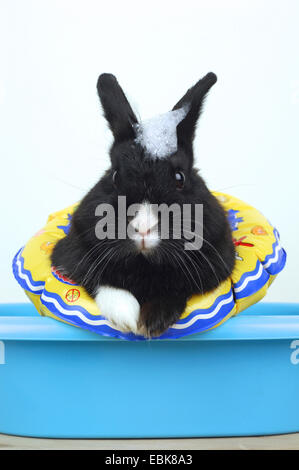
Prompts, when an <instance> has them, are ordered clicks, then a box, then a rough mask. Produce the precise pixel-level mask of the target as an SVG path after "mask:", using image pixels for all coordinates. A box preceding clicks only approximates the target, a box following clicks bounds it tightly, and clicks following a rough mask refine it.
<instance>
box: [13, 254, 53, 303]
mask: <svg viewBox="0 0 299 470" xmlns="http://www.w3.org/2000/svg"><path fill="white" fill-rule="evenodd" d="M23 249H24V247H22V248H21V249H20V250H19V251H18V252H17V254H16V255H15V257H14V259H13V262H12V269H13V274H14V276H15V278H16V280H17V281H18V283H19V284H20V286H21V287H22V288H23V289H25V290H27V291H29V292H32V294H37V295H40V294H41V293H42V292H43V289H44V286H45V283H44V282H43V281H34V280H33V278H32V275H31V272H30V271H29V270H28V269H25V267H24V258H23V256H22V251H23Z"/></svg>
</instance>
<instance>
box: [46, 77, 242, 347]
mask: <svg viewBox="0 0 299 470" xmlns="http://www.w3.org/2000/svg"><path fill="white" fill-rule="evenodd" d="M216 81H217V77H216V75H215V74H214V73H211V72H210V73H208V74H207V75H206V76H204V77H203V78H202V79H201V80H199V81H198V82H197V83H196V84H195V85H194V86H193V87H191V88H190V89H189V90H188V91H187V92H186V94H185V95H184V96H183V97H182V98H181V99H180V101H178V103H177V104H176V105H175V106H174V107H173V109H172V110H171V111H170V112H169V113H168V114H169V116H168V118H167V119H166V124H165V123H164V124H165V125H164V128H163V125H162V128H163V129H162V133H161V132H160V135H158V137H157V136H156V137H154V138H153V139H152V140H153V141H152V140H151V135H154V134H155V132H154V131H153V129H151V126H148V128H146V126H145V127H144V128H143V124H142V122H139V121H138V119H137V117H136V115H135V113H134V112H133V109H132V107H131V106H130V104H129V102H128V100H127V98H126V96H125V94H124V92H123V90H122V88H121V87H120V85H119V83H118V81H117V79H116V78H115V77H114V75H112V74H106V73H105V74H102V75H100V77H99V79H98V82H97V91H98V95H99V98H100V102H101V105H102V108H103V112H104V116H105V118H106V120H107V122H108V124H109V127H110V129H111V132H112V134H113V139H114V140H113V143H112V145H111V148H110V152H109V153H110V159H111V166H110V168H108V169H107V171H106V172H105V173H104V175H103V176H102V177H101V179H100V180H99V182H98V183H97V184H96V185H95V186H94V187H93V188H92V189H91V190H90V191H89V192H88V194H87V195H86V196H85V197H84V198H83V199H82V200H81V202H80V203H79V205H78V208H77V209H76V211H75V213H74V214H73V217H72V220H71V224H70V230H69V231H68V233H67V235H66V236H65V237H64V238H62V239H61V240H60V241H58V243H57V244H56V246H55V248H54V250H53V252H52V256H51V261H52V265H53V266H56V267H59V269H62V270H63V274H66V275H67V276H68V277H69V278H70V279H72V280H74V281H75V282H76V283H78V284H79V285H81V286H83V287H84V288H85V289H86V291H87V292H88V293H89V295H90V296H91V297H92V298H93V299H94V300H95V302H96V303H97V305H98V306H99V309H100V312H101V314H102V315H103V316H104V317H106V318H107V319H108V320H109V321H110V322H111V323H112V324H113V325H114V326H115V328H118V329H119V330H121V331H130V332H133V333H135V334H136V335H143V336H144V337H145V338H154V337H159V336H161V335H162V334H163V333H164V332H165V331H166V330H167V329H168V328H169V327H171V325H173V324H174V323H175V322H177V321H178V319H179V318H180V316H181V315H182V313H183V312H184V310H185V308H186V304H187V301H188V299H189V298H190V297H191V296H192V295H194V294H205V293H207V292H209V291H212V290H213V289H215V288H216V287H217V286H219V284H220V283H221V282H222V281H224V280H225V279H227V278H228V277H229V276H230V275H231V273H232V270H233V268H234V264H235V248H234V243H233V238H232V232H231V228H230V225H229V222H228V218H227V215H226V213H225V211H224V209H223V207H222V206H221V204H220V203H219V201H218V200H217V199H216V198H215V197H214V196H213V194H212V193H211V192H210V191H209V189H208V188H207V186H206V184H205V182H204V180H203V179H202V177H201V176H200V175H199V173H198V170H197V169H196V168H194V166H193V163H194V155H193V140H194V136H195V130H196V124H197V120H198V118H199V115H200V114H201V111H202V108H203V102H204V99H205V97H206V95H207V93H208V91H209V89H210V88H211V87H212V86H213V85H214V84H215V83H216ZM161 119H162V121H163V118H161ZM162 121H161V122H162ZM162 124H163V122H162ZM153 127H155V126H153ZM158 127H159V126H158ZM160 127H161V126H160ZM168 127H169V129H168ZM165 129H166V130H165ZM157 132H158V134H159V129H157ZM167 133H168V134H167ZM155 138H156V142H154V140H155ZM120 196H122V197H124V196H125V204H126V205H125V208H126V209H127V208H128V207H129V206H130V205H134V204H135V205H136V204H137V205H138V208H139V210H137V212H136V213H135V215H127V214H126V218H125V227H126V228H127V229H128V228H129V226H130V230H131V236H130V237H128V236H126V237H118V234H119V232H120V229H119V226H118V222H119V218H118V217H119V214H120V209H119V206H118V201H119V197H120ZM103 204H104V205H105V207H106V205H109V207H110V206H111V207H112V208H113V209H114V212H115V215H116V217H115V221H114V222H113V221H112V222H111V227H110V228H112V229H115V230H116V235H115V237H114V238H109V237H107V238H106V239H105V238H103V239H100V240H99V238H98V237H97V235H96V228H97V224H99V221H100V222H101V221H102V222H103V221H104V215H103V214H102V216H101V217H99V215H96V214H97V213H98V212H97V211H98V209H97V207H101V205H103ZM159 204H166V205H167V206H168V207H169V206H171V205H172V204H176V205H177V206H179V207H183V205H185V204H186V205H190V206H191V208H192V211H191V212H192V214H191V219H190V221H191V223H192V227H193V228H194V227H195V226H196V224H197V223H198V224H199V225H200V222H199V221H197V220H196V218H195V217H194V208H195V206H196V204H201V205H202V207H203V221H202V235H201V242H202V244H201V247H200V249H194V250H186V249H185V244H184V242H185V241H186V236H184V233H183V232H180V235H181V237H180V238H174V237H172V236H171V235H172V234H173V232H171V233H170V236H169V238H168V239H167V238H165V239H164V238H163V237H162V236H161V220H160V218H159V213H157V211H155V210H153V209H152V206H154V205H159ZM170 225H171V224H170ZM107 226H108V223H107ZM106 228H107V227H106ZM180 230H182V227H181V226H179V231H180Z"/></svg>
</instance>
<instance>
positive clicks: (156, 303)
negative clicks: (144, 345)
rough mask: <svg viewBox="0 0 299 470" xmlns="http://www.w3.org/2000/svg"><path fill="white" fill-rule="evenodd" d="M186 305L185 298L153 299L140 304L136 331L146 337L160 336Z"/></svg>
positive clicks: (175, 320)
mask: <svg viewBox="0 0 299 470" xmlns="http://www.w3.org/2000/svg"><path fill="white" fill-rule="evenodd" d="M185 306H186V300H185V299H175V301H174V302H173V301H171V300H169V299H155V300H153V301H152V302H147V303H145V304H143V305H142V306H141V310H140V319H139V323H138V332H139V334H142V335H143V336H145V337H146V338H153V337H158V336H161V335H162V334H163V333H165V331H166V330H167V329H168V328H169V327H170V326H171V325H173V324H174V323H176V322H177V320H178V319H179V318H180V316H181V314H182V313H183V311H184V309H185Z"/></svg>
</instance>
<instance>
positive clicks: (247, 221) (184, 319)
mask: <svg viewBox="0 0 299 470" xmlns="http://www.w3.org/2000/svg"><path fill="white" fill-rule="evenodd" d="M213 194H214V195H215V196H216V197H217V198H218V199H219V201H220V202H221V204H222V205H223V207H224V209H225V210H226V212H227V215H228V218H229V222H230V225H231V229H232V233H233V237H234V243H235V246H236V265H235V268H234V271H233V273H232V275H231V277H230V278H229V279H227V280H226V281H224V282H222V283H221V284H220V285H219V287H218V288H217V289H215V290H214V291H213V292H210V293H208V294H205V295H193V296H192V297H191V298H190V299H189V301H188V303H187V307H186V310H185V312H184V313H183V315H182V316H181V318H180V320H179V321H178V322H177V323H176V324H174V325H172V327H171V328H169V329H168V330H167V331H166V332H165V333H164V334H163V335H162V336H160V337H159V339H166V338H179V337H182V336H185V335H190V334H194V333H199V332H202V331H206V330H209V329H211V328H215V327H216V326H219V325H220V324H221V323H223V322H224V321H225V320H227V319H228V318H230V317H231V316H233V315H236V314H237V313H239V312H241V311H242V310H244V309H245V308H247V307H249V306H250V305H252V304H254V303H256V302H258V301H259V300H260V299H262V298H263V297H264V296H265V294H266V292H267V289H268V287H269V286H270V284H271V283H272V281H273V280H274V278H275V277H276V275H277V274H278V273H279V272H280V271H281V270H282V269H283V267H284V265H285V262H286V253H285V251H284V249H283V248H282V247H281V245H280V242H279V234H278V231H277V230H276V229H275V228H274V227H272V225H271V224H270V223H269V222H268V221H267V219H266V218H265V217H264V216H263V215H262V214H261V213H260V212H258V211H257V210H256V209H254V208H253V207H251V206H249V205H248V204H246V203H244V202H242V201H240V200H239V199H236V198H235V197H232V196H229V195H227V194H223V193H219V192H214V193H213ZM76 206H77V204H74V205H73V206H70V207H67V208H66V209H64V210H62V211H59V212H56V213H54V214H52V215H50V216H49V218H48V221H47V223H46V225H45V227H44V228H43V229H41V230H40V231H39V232H38V233H36V234H35V235H34V236H33V237H32V238H31V239H30V240H29V242H28V243H27V244H26V245H25V246H24V247H23V248H21V249H20V250H19V252H18V253H17V254H16V256H15V258H14V260H13V272H14V275H15V278H16V279H17V281H18V282H19V284H20V285H21V287H22V288H23V289H24V290H25V292H26V294H27V295H28V296H29V298H30V300H31V301H32V302H33V303H34V305H35V307H36V308H37V310H38V312H39V313H40V314H41V315H46V316H50V317H53V318H55V319H56V320H60V321H63V322H66V323H69V324H72V325H75V326H78V327H81V328H85V329H88V330H91V331H93V332H95V333H98V334H100V335H105V336H113V337H117V338H122V339H126V340H142V339H145V338H143V337H142V336H136V335H134V334H133V333H124V332H122V331H119V330H117V329H116V328H115V327H114V326H113V325H112V324H111V323H110V322H109V321H108V320H106V318H105V317H103V316H102V315H101V313H100V311H99V309H98V307H97V305H96V303H95V302H94V300H93V299H92V298H91V297H90V296H89V295H88V294H87V292H86V291H85V289H84V288H82V287H80V286H79V285H76V284H75V283H74V282H73V281H72V280H70V279H67V278H66V277H64V276H62V275H61V274H60V273H59V272H58V271H57V270H55V269H53V268H51V262H50V255H51V252H52V250H53V247H54V246H55V243H57V241H58V240H59V239H61V238H62V237H64V236H65V235H66V233H67V232H68V229H69V226H70V220H71V217H72V214H73V212H74V211H75V209H76Z"/></svg>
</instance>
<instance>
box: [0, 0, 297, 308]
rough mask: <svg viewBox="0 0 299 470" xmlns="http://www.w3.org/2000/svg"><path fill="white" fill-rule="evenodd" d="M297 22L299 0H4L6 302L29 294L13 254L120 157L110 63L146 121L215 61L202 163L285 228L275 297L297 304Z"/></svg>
mask: <svg viewBox="0 0 299 470" xmlns="http://www.w3.org/2000/svg"><path fill="white" fill-rule="evenodd" d="M298 24H299V2H298V0H293V1H292V0H284V1H282V0H281V1H275V0H272V1H270V0H269V1H263V0H259V1H253V0H251V1H241V0H235V1H233V0H229V1H225V0H219V1H216V0H206V1H202V0H201V1H199V0H196V1H192V0H184V1H182V0H180V1H177V0H171V1H166V0H159V1H156V0H151V1H142V0H139V1H132V0H126V1H114V2H113V1H110V2H108V1H105V2H104V1H103V2H102V1H100V0H98V1H95V0H84V1H83V0H81V1H80V0H59V1H58V0H48V1H47V0H36V1H33V0H19V1H17V0H0V48H1V58H0V60H1V61H0V67H1V73H0V109H1V114H0V133H1V138H0V155H1V173H0V175H1V184H0V191H1V199H0V201H1V234H0V241H1V244H0V245H1V246H0V256H1V258H0V262H1V267H0V286H1V287H0V288H1V291H0V302H22V301H27V298H26V297H25V295H24V293H23V292H22V289H21V288H20V287H19V286H18V285H17V283H16V281H15V280H14V278H13V276H12V273H11V260H12V258H13V255H14V254H15V252H16V251H17V250H18V249H19V247H21V246H22V245H23V244H24V243H25V242H26V241H27V240H28V239H29V238H30V237H31V236H32V235H33V234H34V233H35V232H36V231H37V230H38V229H39V228H40V227H42V226H43V224H44V222H45V221H46V219H47V216H48V214H49V213H51V212H53V211H56V210H59V209H61V208H63V207H65V206H67V205H69V204H72V203H73V202H75V201H77V200H79V199H80V198H81V197H82V196H83V195H84V193H85V192H86V191H87V190H88V189H89V188H90V187H91V186H92V185H93V184H94V183H95V182H96V181H97V180H98V179H99V177H100V176H101V174H102V172H103V171H104V170H105V168H107V166H108V157H107V148H108V145H109V142H110V133H109V131H108V130H107V126H106V123H105V122H104V119H103V117H102V114H101V109H100V105H99V102H98V98H97V95H96V88H95V87H96V81H97V78H98V75H99V74H100V73H103V72H111V73H114V74H115V75H116V76H117V78H118V80H119V82H120V83H121V85H122V86H123V88H124V90H125V92H126V93H127V95H128V97H129V98H130V99H131V101H132V104H133V105H134V107H135V108H137V109H138V112H139V114H140V116H141V117H142V118H143V119H145V118H149V117H152V116H153V115H155V114H159V113H162V112H166V111H168V110H169V109H171V108H172V106H173V105H174V104H175V103H176V101H177V100H178V99H179V98H180V97H181V96H182V95H183V93H184V92H185V91H186V89H187V88H189V87H190V86H191V85H192V84H194V83H195V82H196V81H197V80H198V79H199V78H200V77H201V76H203V75H204V74H206V73H207V72H209V71H213V72H215V73H216V74H217V76H218V82H217V84H216V85H215V86H214V88H213V89H212V90H211V92H210V95H209V97H208V99H207V101H206V106H205V112H204V114H203V116H202V119H201V121H200V125H199V127H198V132H197V137H196V142H195V149H196V159H197V164H198V166H199V168H200V169H201V174H202V176H203V177H204V178H205V179H206V181H207V183H208V185H209V187H210V188H211V189H216V190H221V191H223V192H228V193H231V194H233V195H235V196H237V197H240V198H243V199H244V200H245V201H247V202H248V203H251V204H252V205H255V206H256V207H257V208H258V209H260V210H261V212H263V214H265V215H266V217H267V218H269V219H270V220H271V221H272V223H273V224H274V225H275V226H276V227H277V228H278V230H279V231H280V235H281V240H282V244H283V246H284V247H285V248H286V250H287V252H288V261H287V267H286V268H285V270H284V271H283V272H282V273H281V274H280V275H279V276H278V278H277V280H276V281H275V283H274V284H273V286H272V287H271V288H270V290H269V293H268V295H267V297H266V301H284V302H294V301H295V302H298V301H299V282H298V267H297V263H298V259H299V248H298V246H299V241H298V233H299V222H298V218H299V217H298V216H299V211H298V199H299V198H298V178H299V163H298V162H299V151H298V150H299V144H298V117H299V61H298V45H299V28H298Z"/></svg>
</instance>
